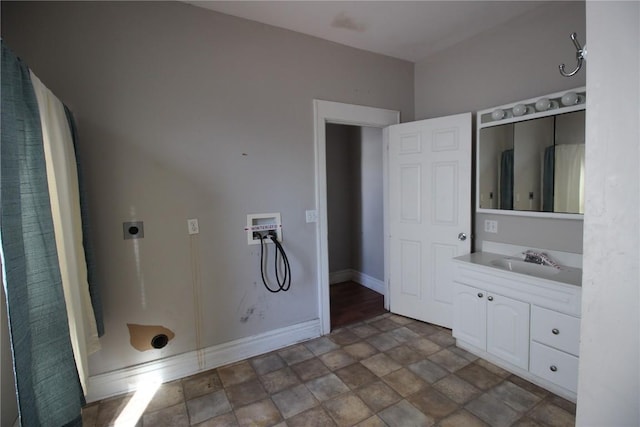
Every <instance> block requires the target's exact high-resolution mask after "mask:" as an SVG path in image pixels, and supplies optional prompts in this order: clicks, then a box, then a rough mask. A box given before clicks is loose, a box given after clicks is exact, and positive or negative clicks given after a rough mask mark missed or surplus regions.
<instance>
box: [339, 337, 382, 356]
mask: <svg viewBox="0 0 640 427" xmlns="http://www.w3.org/2000/svg"><path fill="white" fill-rule="evenodd" d="M342 349H343V350H344V351H346V352H347V353H348V354H349V355H351V357H353V358H354V359H356V360H362V359H366V358H368V357H371V356H373V355H374V354H376V353H378V349H377V348H375V347H374V346H372V345H371V344H369V343H366V342H364V341H361V342H358V343H355V344H350V345H347V346H345V347H343V348H342Z"/></svg>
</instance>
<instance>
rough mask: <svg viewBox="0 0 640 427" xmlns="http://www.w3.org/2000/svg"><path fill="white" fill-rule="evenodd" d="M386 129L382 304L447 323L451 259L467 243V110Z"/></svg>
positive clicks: (450, 301) (465, 250)
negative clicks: (385, 294) (385, 295)
mask: <svg viewBox="0 0 640 427" xmlns="http://www.w3.org/2000/svg"><path fill="white" fill-rule="evenodd" d="M388 129H389V248H390V249H389V290H390V292H389V293H390V309H391V311H392V312H394V313H398V314H401V315H404V316H408V317H412V318H414V319H418V320H422V321H425V322H429V323H435V324H437V325H441V326H444V327H447V328H450V327H451V324H452V318H453V265H452V264H453V262H452V261H451V259H452V258H453V257H456V256H459V255H463V254H466V253H469V251H470V249H471V248H470V240H471V239H470V238H466V236H470V235H471V114H470V113H466V114H459V115H456V116H449V117H440V118H437V119H429V120H421V121H417V122H411V123H403V124H399V125H393V126H390V127H389V128H388ZM461 233H463V234H461ZM459 235H460V239H459V238H458V236H459Z"/></svg>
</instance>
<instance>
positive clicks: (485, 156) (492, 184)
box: [478, 124, 513, 209]
mask: <svg viewBox="0 0 640 427" xmlns="http://www.w3.org/2000/svg"><path fill="white" fill-rule="evenodd" d="M480 140H481V141H482V155H480V156H479V157H478V176H479V184H480V188H479V191H480V197H479V199H480V207H481V208H484V209H513V203H512V201H513V196H512V195H513V124H508V125H502V126H494V127H489V128H484V129H481V130H480ZM509 164H511V167H510V168H509ZM505 165H506V168H508V169H509V170H508V171H507V173H505V172H504V169H505Z"/></svg>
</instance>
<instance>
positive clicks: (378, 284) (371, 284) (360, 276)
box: [351, 271, 387, 295]
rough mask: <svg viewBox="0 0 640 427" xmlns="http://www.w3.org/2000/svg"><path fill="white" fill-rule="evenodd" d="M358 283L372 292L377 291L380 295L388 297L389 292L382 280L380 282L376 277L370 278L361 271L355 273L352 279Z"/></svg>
mask: <svg viewBox="0 0 640 427" xmlns="http://www.w3.org/2000/svg"><path fill="white" fill-rule="evenodd" d="M351 280H353V281H354V282H356V283H360V284H361V285H362V286H365V287H367V288H369V289H371V290H372V291H376V292H377V293H379V294H382V295H386V293H387V290H386V288H385V286H384V282H383V281H382V280H378V279H376V278H375V277H371V276H368V275H366V274H364V273H362V272H360V271H354V272H353V278H352V279H351Z"/></svg>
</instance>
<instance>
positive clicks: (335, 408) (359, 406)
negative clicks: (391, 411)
mask: <svg viewBox="0 0 640 427" xmlns="http://www.w3.org/2000/svg"><path fill="white" fill-rule="evenodd" d="M324 406H325V408H326V409H327V412H329V415H331V418H333V420H334V421H335V422H336V424H337V425H339V426H352V425H354V424H357V423H359V422H361V421H364V420H366V419H367V418H369V417H371V416H372V415H373V413H371V410H369V408H368V407H367V405H365V404H364V402H363V401H362V400H360V398H359V397H358V396H356V395H355V394H353V393H351V392H350V393H346V394H342V395H340V396H337V397H334V398H333V399H331V400H328V401H326V402H325V404H324Z"/></svg>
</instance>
